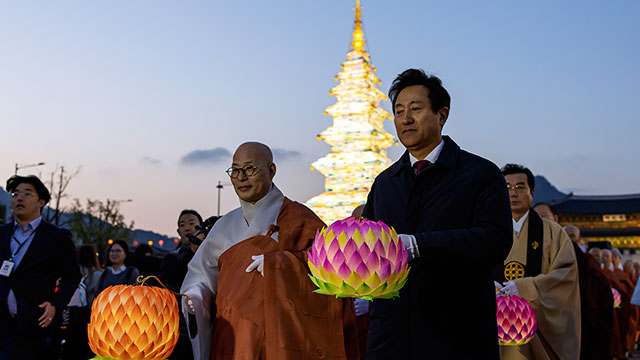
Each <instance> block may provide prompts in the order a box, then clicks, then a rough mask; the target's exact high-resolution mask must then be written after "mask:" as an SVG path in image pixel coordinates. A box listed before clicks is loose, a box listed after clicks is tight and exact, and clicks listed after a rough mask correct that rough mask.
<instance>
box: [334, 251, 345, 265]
mask: <svg viewBox="0 0 640 360" xmlns="http://www.w3.org/2000/svg"><path fill="white" fill-rule="evenodd" d="M345 260H346V259H345V257H344V254H343V253H342V251H340V250H339V249H338V251H337V252H336V254H335V255H334V257H333V259H331V264H332V265H333V267H334V268H336V267H339V266H340V265H342V264H344V262H345Z"/></svg>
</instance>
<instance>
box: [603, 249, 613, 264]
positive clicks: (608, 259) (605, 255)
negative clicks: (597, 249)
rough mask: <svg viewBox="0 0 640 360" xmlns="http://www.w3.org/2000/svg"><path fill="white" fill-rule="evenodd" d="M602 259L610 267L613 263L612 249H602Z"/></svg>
mask: <svg viewBox="0 0 640 360" xmlns="http://www.w3.org/2000/svg"><path fill="white" fill-rule="evenodd" d="M602 261H603V262H604V266H605V268H608V267H609V265H611V250H608V249H603V250H602Z"/></svg>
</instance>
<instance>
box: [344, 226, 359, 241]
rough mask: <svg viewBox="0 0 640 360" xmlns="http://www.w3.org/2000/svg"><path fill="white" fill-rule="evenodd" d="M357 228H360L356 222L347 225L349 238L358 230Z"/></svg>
mask: <svg viewBox="0 0 640 360" xmlns="http://www.w3.org/2000/svg"><path fill="white" fill-rule="evenodd" d="M356 230H358V224H357V223H355V222H352V223H350V224H349V226H347V229H346V230H345V231H346V232H345V234H346V235H347V237H348V238H349V239H351V238H352V237H353V234H354V233H355V232H356Z"/></svg>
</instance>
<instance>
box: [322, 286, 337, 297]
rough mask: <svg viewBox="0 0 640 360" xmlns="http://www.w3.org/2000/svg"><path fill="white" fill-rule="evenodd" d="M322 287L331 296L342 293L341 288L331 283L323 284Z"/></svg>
mask: <svg viewBox="0 0 640 360" xmlns="http://www.w3.org/2000/svg"><path fill="white" fill-rule="evenodd" d="M322 285H324V288H325V289H327V291H328V292H329V293H330V294H331V295H333V294H338V293H340V288H339V287H337V286H335V285H333V284H331V283H322Z"/></svg>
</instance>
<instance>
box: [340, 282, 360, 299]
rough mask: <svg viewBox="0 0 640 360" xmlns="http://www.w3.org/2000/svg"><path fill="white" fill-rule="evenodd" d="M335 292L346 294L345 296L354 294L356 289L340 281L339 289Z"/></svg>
mask: <svg viewBox="0 0 640 360" xmlns="http://www.w3.org/2000/svg"><path fill="white" fill-rule="evenodd" d="M337 294H340V295H346V296H351V297H352V296H354V295H355V294H356V289H354V288H352V287H351V286H349V284H347V283H342V286H341V287H340V291H339V292H337Z"/></svg>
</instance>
